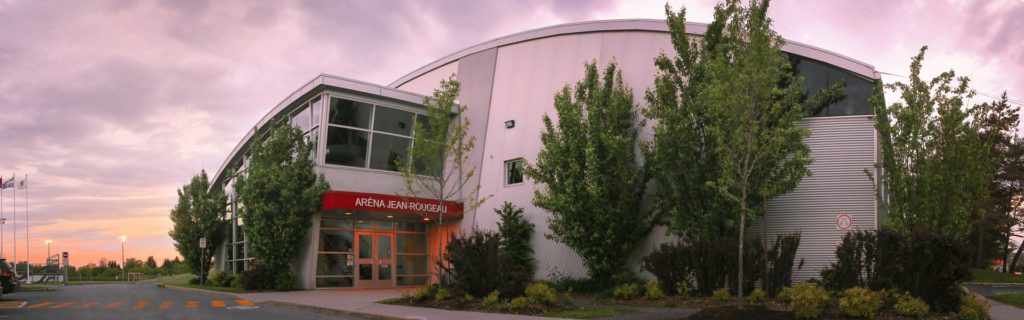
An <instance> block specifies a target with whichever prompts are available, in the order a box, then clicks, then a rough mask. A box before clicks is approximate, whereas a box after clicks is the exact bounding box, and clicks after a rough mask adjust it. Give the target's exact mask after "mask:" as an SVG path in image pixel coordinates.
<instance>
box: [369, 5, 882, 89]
mask: <svg viewBox="0 0 1024 320" xmlns="http://www.w3.org/2000/svg"><path fill="white" fill-rule="evenodd" d="M707 29H708V28H707V24H703V23H694V22H687V23H686V32H687V33H688V34H691V35H695V36H700V35H703V34H704V32H706V31H707ZM615 31H651V32H664V33H668V32H669V29H668V25H667V24H666V23H665V20H658V19H623V20H598V21H586V22H575V23H566V24H559V25H554V26H548V27H543V28H537V29H533V30H527V31H523V32H519V33H514V34H510V35H507V36H504V37H500V38H497V39H494V40H490V41H487V42H483V43H480V44H477V45H474V46H471V47H469V48H465V49H462V50H459V51H456V52H455V53H452V54H449V55H447V56H445V57H443V58H440V59H437V60H434V62H431V63H428V64H427V65H425V66H423V67H420V68H419V69H416V70H415V71H413V72H410V73H408V74H406V75H405V76H402V77H401V78H398V80H395V82H392V83H391V84H390V85H389V86H391V87H393V88H397V87H399V86H401V85H403V84H405V83H406V82H409V81H411V80H413V79H416V78H417V77H419V76H421V75H423V74H425V73H427V72H430V71H431V70H434V69H437V68H439V67H442V66H444V65H446V64H449V63H451V62H454V61H458V60H459V59H461V58H463V57H465V56H468V55H471V54H474V53H477V52H481V51H484V50H489V49H492V48H498V47H501V46H506V45H510V44H515V43H519V42H526V41H530V40H536V39H542V38H547V37H554V36H560V35H567V34H575V33H591V32H615ZM782 51H785V52H789V53H792V54H796V55H799V56H803V57H807V58H811V59H815V60H819V61H822V62H825V63H828V64H831V65H834V66H836V67H840V68H843V69H846V70H848V71H850V72H853V73H855V74H858V75H861V76H863V77H866V78H869V79H875V80H877V79H880V75H879V74H878V72H875V67H874V66H872V65H870V64H867V63H865V62H862V61H858V60H855V59H853V58H850V57H847V56H844V55H841V54H838V53H835V52H832V51H828V50H825V49H821V48H818V47H815V46H811V45H807V44H803V43H799V42H796V41H790V40H786V44H785V45H784V46H783V47H782ZM652 63H653V62H652Z"/></svg>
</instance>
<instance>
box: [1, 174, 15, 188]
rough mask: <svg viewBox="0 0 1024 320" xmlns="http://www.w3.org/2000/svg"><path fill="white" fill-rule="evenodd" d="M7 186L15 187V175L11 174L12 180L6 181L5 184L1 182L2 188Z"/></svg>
mask: <svg viewBox="0 0 1024 320" xmlns="http://www.w3.org/2000/svg"><path fill="white" fill-rule="evenodd" d="M7 188H14V176H11V179H10V180H7V181H4V182H3V184H0V190H3V189H7Z"/></svg>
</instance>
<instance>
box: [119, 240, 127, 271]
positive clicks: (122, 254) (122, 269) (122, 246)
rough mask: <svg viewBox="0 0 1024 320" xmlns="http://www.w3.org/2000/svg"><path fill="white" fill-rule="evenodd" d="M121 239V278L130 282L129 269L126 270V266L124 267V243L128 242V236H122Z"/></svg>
mask: <svg viewBox="0 0 1024 320" xmlns="http://www.w3.org/2000/svg"><path fill="white" fill-rule="evenodd" d="M119 238H121V277H122V279H123V281H128V278H127V277H126V276H127V275H128V273H127V272H128V268H125V267H126V266H125V265H124V241H125V240H128V236H120V237H119Z"/></svg>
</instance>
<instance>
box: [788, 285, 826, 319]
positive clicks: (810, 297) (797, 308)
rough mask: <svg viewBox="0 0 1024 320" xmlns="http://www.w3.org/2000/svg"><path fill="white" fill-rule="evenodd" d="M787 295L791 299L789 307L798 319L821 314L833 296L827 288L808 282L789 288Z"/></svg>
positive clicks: (811, 317)
mask: <svg viewBox="0 0 1024 320" xmlns="http://www.w3.org/2000/svg"><path fill="white" fill-rule="evenodd" d="M783 291H786V293H785V296H786V298H787V300H788V301H789V308H790V310H792V311H793V315H794V316H796V318H797V319H813V318H817V317H818V316H819V315H821V312H822V311H824V310H825V309H826V308H827V307H828V305H829V302H830V301H831V300H832V297H830V296H829V294H828V291H825V289H823V288H821V287H819V286H817V285H815V284H812V283H807V282H801V283H798V284H796V285H795V286H793V287H792V288H787V289H785V290H783Z"/></svg>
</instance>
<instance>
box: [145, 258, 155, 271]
mask: <svg viewBox="0 0 1024 320" xmlns="http://www.w3.org/2000/svg"><path fill="white" fill-rule="evenodd" d="M146 267H147V268H156V259H154V258H153V256H149V258H146Z"/></svg>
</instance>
